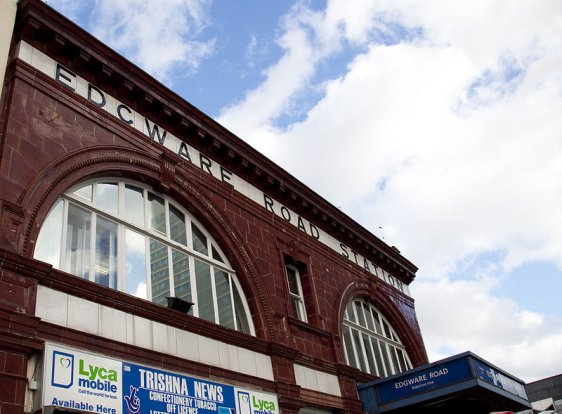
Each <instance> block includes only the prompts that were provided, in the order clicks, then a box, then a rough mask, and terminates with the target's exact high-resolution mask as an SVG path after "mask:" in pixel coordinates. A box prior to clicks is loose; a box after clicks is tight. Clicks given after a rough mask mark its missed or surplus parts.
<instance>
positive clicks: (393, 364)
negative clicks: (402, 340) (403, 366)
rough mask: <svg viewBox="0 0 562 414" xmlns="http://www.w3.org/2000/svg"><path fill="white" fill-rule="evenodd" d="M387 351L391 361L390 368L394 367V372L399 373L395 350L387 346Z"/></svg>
mask: <svg viewBox="0 0 562 414" xmlns="http://www.w3.org/2000/svg"><path fill="white" fill-rule="evenodd" d="M388 351H389V352H390V358H391V359H392V366H393V367H394V372H395V373H399V372H400V365H398V359H397V358H396V348H394V347H393V346H392V345H389V346H388Z"/></svg>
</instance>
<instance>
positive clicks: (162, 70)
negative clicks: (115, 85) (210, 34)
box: [91, 0, 214, 84]
mask: <svg viewBox="0 0 562 414" xmlns="http://www.w3.org/2000/svg"><path fill="white" fill-rule="evenodd" d="M210 3H211V0H192V1H188V0H171V1H166V2H165V3H162V2H161V1H158V0H98V1H97V2H96V3H95V9H94V11H93V15H92V17H91V25H92V31H93V33H94V35H96V36H97V37H99V38H100V39H101V40H102V41H104V42H105V43H107V44H108V45H110V46H111V47H113V48H115V49H116V50H117V51H119V52H121V53H123V54H125V55H127V56H128V58H129V59H131V60H132V61H133V62H134V63H136V64H137V65H139V66H140V67H142V68H143V69H144V70H146V71H147V72H149V73H150V74H152V75H153V76H155V77H156V78H158V79H159V80H161V81H163V82H164V83H168V84H170V83H171V79H170V76H171V74H172V72H173V73H174V74H175V75H176V76H177V74H178V73H179V74H180V76H182V75H181V73H182V72H183V73H190V72H192V71H195V70H196V69H197V68H198V66H199V63H200V61H201V60H202V59H205V58H207V57H208V56H210V55H211V53H212V52H213V48H214V40H213V39H208V40H200V39H201V38H202V37H203V36H202V31H203V30H204V28H205V27H206V25H207V20H208V17H207V14H208V10H209V8H210Z"/></svg>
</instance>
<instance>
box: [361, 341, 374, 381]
mask: <svg viewBox="0 0 562 414" xmlns="http://www.w3.org/2000/svg"><path fill="white" fill-rule="evenodd" d="M362 337H363V345H364V346H365V352H366V353H367V362H368V363H369V368H370V369H369V372H370V373H371V374H375V375H376V373H377V368H376V366H375V359H374V357H373V350H372V349H371V341H370V340H369V337H368V336H367V335H365V334H363V335H362Z"/></svg>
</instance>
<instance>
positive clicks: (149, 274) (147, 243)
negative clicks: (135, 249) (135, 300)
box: [144, 236, 152, 302]
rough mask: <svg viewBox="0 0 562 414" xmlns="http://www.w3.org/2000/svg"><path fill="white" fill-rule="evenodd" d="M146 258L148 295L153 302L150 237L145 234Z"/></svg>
mask: <svg viewBox="0 0 562 414" xmlns="http://www.w3.org/2000/svg"><path fill="white" fill-rule="evenodd" d="M144 260H145V266H146V296H147V298H148V300H150V301H151V302H152V269H151V265H150V237H147V236H144Z"/></svg>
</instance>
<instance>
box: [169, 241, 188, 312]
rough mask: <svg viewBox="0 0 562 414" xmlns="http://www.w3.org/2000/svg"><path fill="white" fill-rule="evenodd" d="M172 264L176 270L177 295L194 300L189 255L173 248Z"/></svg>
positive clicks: (175, 284)
mask: <svg viewBox="0 0 562 414" xmlns="http://www.w3.org/2000/svg"><path fill="white" fill-rule="evenodd" d="M172 266H173V270H174V288H175V296H176V297H177V298H180V299H183V300H186V301H188V302H192V300H191V278H190V274H189V256H188V255H187V254H185V253H182V252H180V251H178V250H175V249H172ZM189 313H190V314H191V315H192V314H193V310H192V309H189Z"/></svg>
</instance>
